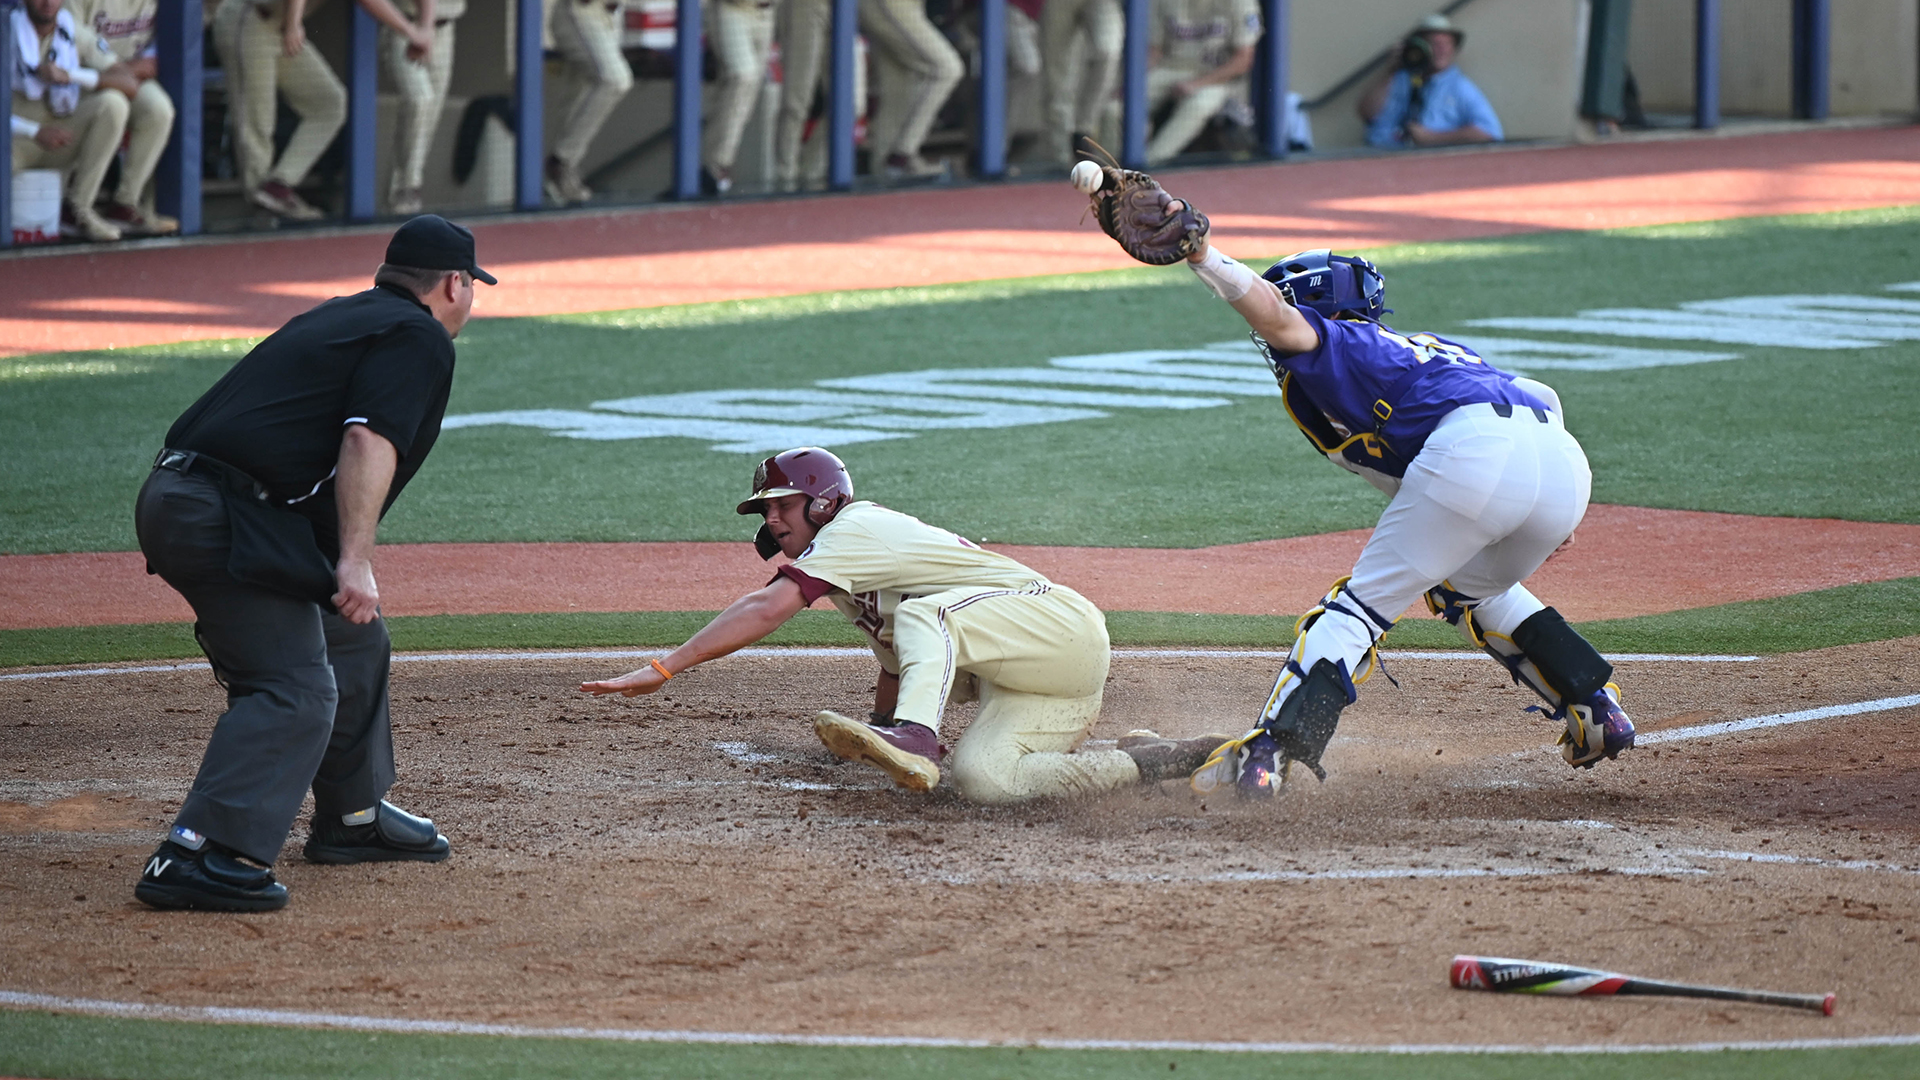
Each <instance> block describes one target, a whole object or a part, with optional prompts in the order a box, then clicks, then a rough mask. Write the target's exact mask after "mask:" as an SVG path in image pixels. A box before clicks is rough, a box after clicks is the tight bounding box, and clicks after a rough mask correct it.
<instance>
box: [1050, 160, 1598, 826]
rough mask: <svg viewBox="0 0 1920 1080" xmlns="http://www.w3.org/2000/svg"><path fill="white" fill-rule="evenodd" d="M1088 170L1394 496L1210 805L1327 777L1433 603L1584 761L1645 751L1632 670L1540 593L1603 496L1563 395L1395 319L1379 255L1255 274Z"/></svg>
mask: <svg viewBox="0 0 1920 1080" xmlns="http://www.w3.org/2000/svg"><path fill="white" fill-rule="evenodd" d="M1089 164H1090V163H1089ZM1096 167H1098V166H1096ZM1081 169H1082V170H1083V175H1081V176H1080V177H1077V179H1079V180H1080V181H1081V184H1080V185H1077V186H1081V189H1082V190H1087V189H1089V188H1092V189H1093V190H1092V191H1091V192H1090V197H1091V198H1092V199H1093V204H1094V209H1095V210H1096V212H1097V214H1098V217H1099V220H1100V224H1101V227H1102V228H1103V229H1105V230H1106V232H1107V234H1108V235H1109V236H1112V237H1113V238H1114V239H1115V240H1117V241H1118V242H1119V244H1120V246H1121V247H1122V248H1123V249H1125V250H1126V252H1127V253H1128V254H1129V255H1132V256H1133V257H1134V258H1136V259H1138V260H1140V261H1141V262H1145V263H1151V264H1155V265H1164V264H1167V263H1171V262H1174V261H1176V260H1179V259H1185V260H1186V261H1187V265H1188V267H1189V268H1190V269H1191V270H1192V271H1193V272H1194V273H1195V274H1196V275H1197V276H1198V277H1199V278H1200V280H1201V281H1203V282H1205V283H1206V285H1207V287H1208V288H1209V289H1211V290H1213V292H1214V295H1216V296H1218V297H1220V298H1221V299H1222V300H1225V301H1227V302H1228V303H1230V304H1232V305H1233V309H1234V310H1235V311H1237V312H1239V313H1240V316H1241V317H1242V318H1244V319H1245V320H1246V321H1247V325H1248V326H1250V327H1252V328H1253V338H1254V341H1255V342H1256V343H1257V344H1259V345H1260V347H1261V348H1262V350H1264V351H1265V353H1266V356H1267V362H1268V364H1269V365H1270V366H1271V367H1272V368H1273V373H1274V376H1275V377H1276V378H1277V379H1278V380H1279V382H1280V396H1281V402H1282V404H1283V405H1284V406H1285V408H1286V410H1287V415H1288V416H1289V417H1291V418H1292V420H1293V422H1294V424H1295V425H1297V426H1298V427H1299V428H1300V431H1301V433H1302V434H1304V435H1305V436H1306V438H1307V441H1308V442H1310V443H1312V444H1313V447H1314V449H1315V450H1316V451H1318V452H1320V453H1322V454H1325V455H1326V456H1327V457H1328V458H1329V459H1330V460H1331V461H1332V462H1333V463H1334V464H1336V465H1339V466H1341V467H1342V468H1345V469H1347V470H1349V471H1351V472H1354V473H1357V474H1359V475H1360V476H1362V477H1364V478H1365V479H1366V480H1367V481H1368V482H1370V483H1372V484H1373V485H1374V486H1375V487H1377V488H1379V489H1380V490H1382V491H1384V492H1386V493H1387V495H1388V496H1389V497H1390V498H1391V500H1392V501H1391V502H1389V503H1388V504H1387V509H1386V511H1385V512H1384V513H1382V514H1381V516H1380V523H1379V524H1378V525H1377V526H1375V528H1374V531H1373V536H1372V538H1371V539H1369V540H1368V542H1367V545H1366V547H1365V548H1364V549H1362V551H1361V553H1360V558H1359V561H1358V562H1356V563H1355V564H1354V568H1353V573H1352V574H1351V575H1349V576H1348V577H1345V578H1342V579H1340V580H1339V581H1336V582H1334V583H1333V587H1332V589H1330V590H1329V591H1328V592H1327V595H1326V597H1325V598H1324V599H1323V600H1321V602H1320V604H1319V605H1318V606H1316V607H1315V608H1313V609H1312V610H1311V611H1309V612H1307V613H1306V615H1304V616H1302V617H1301V619H1300V621H1299V624H1298V626H1297V628H1296V632H1297V634H1298V636H1297V638H1296V639H1295V641H1294V644H1293V649H1292V652H1291V654H1290V655H1289V658H1288V660H1287V663H1286V666H1285V667H1283V668H1282V669H1281V671H1280V674H1279V677H1278V678H1277V679H1276V680H1275V681H1274V685H1273V691H1272V693H1271V694H1269V695H1268V697H1267V701H1266V704H1265V705H1264V706H1263V707H1262V708H1261V710H1260V717H1259V720H1258V721H1257V722H1256V723H1255V725H1254V727H1253V728H1252V730H1250V731H1248V732H1247V733H1246V734H1245V735H1242V736H1241V737H1239V738H1237V739H1234V740H1232V741H1230V742H1228V743H1226V744H1225V745H1223V746H1222V747H1220V749H1219V751H1218V752H1217V753H1215V754H1214V755H1212V757H1210V758H1209V759H1208V761H1207V762H1206V763H1205V764H1204V765H1203V766H1202V767H1201V768H1200V769H1199V771H1197V772H1196V773H1194V774H1193V777H1192V785H1193V788H1194V790H1196V791H1199V792H1203V793H1204V792H1208V791H1212V790H1215V789H1216V788H1219V787H1222V786H1224V785H1229V784H1232V785H1237V787H1238V790H1239V791H1240V792H1241V793H1242V794H1245V795H1253V796H1271V795H1273V794H1275V793H1276V791H1277V790H1278V788H1279V787H1280V785H1281V784H1282V783H1284V781H1285V779H1286V776H1287V772H1288V768H1289V766H1290V765H1291V764H1292V763H1293V762H1299V763H1300V764H1302V765H1304V766H1306V767H1307V768H1309V769H1311V770H1313V772H1314V774H1315V775H1317V776H1319V777H1320V778H1321V779H1323V780H1324V779H1325V778H1326V772H1325V770H1324V769H1322V768H1321V765H1320V757H1321V754H1322V752H1323V751H1324V750H1325V749H1326V746H1327V743H1328V741H1329V740H1331V739H1332V737H1333V732H1334V727H1335V725H1336V724H1338V723H1339V720H1340V711H1341V710H1342V709H1344V708H1345V707H1346V706H1348V705H1350V704H1352V703H1353V701H1354V700H1355V698H1356V692H1355V689H1354V687H1355V685H1356V684H1358V683H1360V682H1363V681H1365V679H1366V678H1367V676H1368V675H1370V674H1372V672H1373V670H1374V669H1375V668H1376V667H1377V666H1378V664H1379V654H1378V652H1377V651H1376V648H1375V647H1376V646H1377V645H1378V644H1379V641H1380V637H1381V635H1383V634H1385V633H1386V632H1387V630H1388V629H1390V628H1391V627H1392V626H1393V624H1394V623H1395V621H1397V619H1398V618H1399V616H1400V614H1401V613H1402V612H1404V611H1406V609H1407V608H1408V606H1409V605H1411V604H1412V603H1413V602H1414V601H1416V600H1419V599H1422V598H1424V599H1425V601H1426V604H1427V608H1428V610H1430V611H1432V612H1433V613H1434V614H1436V615H1439V616H1441V617H1442V618H1444V619H1446V620H1447V621H1448V622H1450V623H1452V624H1453V625H1454V626H1456V627H1458V628H1459V630H1460V632H1461V634H1462V635H1463V636H1464V637H1466V639H1467V640H1468V641H1470V642H1472V643H1473V644H1474V645H1476V646H1478V647H1479V648H1481V649H1484V650H1486V651H1487V653H1489V654H1490V655H1492V656H1493V658H1494V659H1495V660H1498V661H1499V662H1500V663H1501V664H1502V665H1503V666H1505V667H1506V669H1507V670H1508V672H1510V673H1511V674H1512V676H1513V678H1514V681H1515V682H1524V683H1526V684H1527V685H1528V686H1530V687H1532V688H1533V690H1534V691H1535V692H1536V693H1538V694H1539V695H1540V696H1541V697H1542V698H1544V699H1545V700H1546V702H1547V704H1548V706H1549V708H1550V710H1551V712H1550V715H1551V716H1552V717H1553V718H1555V719H1559V720H1564V721H1565V724H1566V730H1565V731H1564V732H1563V733H1562V734H1561V736H1560V740H1559V741H1560V748H1561V754H1562V756H1564V757H1565V758H1566V759H1567V763H1568V764H1570V765H1572V766H1574V767H1575V768H1590V767H1591V766H1593V765H1594V764H1595V763H1596V762H1598V761H1599V760H1600V759H1601V758H1603V757H1604V758H1613V757H1616V756H1617V755H1619V753H1620V752H1621V751H1623V750H1626V749H1628V748H1629V747H1631V746H1632V745H1633V736H1634V732H1633V723H1632V721H1630V720H1629V719H1628V718H1627V714H1626V713H1625V712H1624V711H1622V710H1621V708H1620V690H1619V687H1618V686H1616V685H1615V684H1614V683H1612V682H1610V681H1609V680H1610V679H1611V678H1612V675H1613V667H1612V665H1611V664H1609V663H1608V662H1607V661H1606V660H1605V659H1604V658H1602V657H1601V656H1600V654H1599V653H1598V652H1597V651H1596V650H1595V649H1594V647H1593V646H1592V645H1591V644H1589V643H1588V642H1587V641H1586V639H1585V638H1582V637H1581V636H1580V635H1579V634H1578V633H1576V632H1575V631H1574V629H1573V628H1572V627H1571V626H1569V625H1568V624H1567V622H1566V620H1565V619H1562V618H1561V617H1560V613H1559V612H1557V611H1555V610H1554V609H1552V608H1550V607H1547V606H1546V605H1544V604H1542V603H1541V602H1540V601H1539V600H1538V599H1536V598H1535V597H1534V595H1533V594H1532V593H1531V592H1528V591H1527V589H1526V587H1525V586H1523V585H1522V584H1520V583H1521V582H1522V581H1524V580H1525V579H1526V578H1527V576H1528V575H1529V574H1532V573H1533V572H1534V570H1536V569H1538V568H1539V566H1540V564H1541V563H1543V562H1545V561H1546V559H1547V556H1549V555H1552V554H1553V552H1554V551H1555V549H1557V548H1558V547H1559V546H1560V545H1561V544H1562V543H1564V542H1565V541H1566V540H1567V539H1568V538H1569V537H1570V536H1572V534H1573V530H1574V527H1575V526H1577V525H1579V524H1580V519H1581V518H1582V517H1583V516H1584V515H1585V514H1586V511H1587V498H1588V495H1589V493H1590V491H1591V488H1592V481H1593V477H1592V474H1591V472H1589V470H1588V467H1587V458H1586V454H1585V453H1584V452H1583V451H1582V450H1581V448H1580V444H1579V443H1578V442H1576V441H1575V440H1574V438H1573V436H1572V435H1570V434H1568V433H1567V430H1566V426H1565V423H1564V420H1563V415H1562V413H1561V408H1560V399H1559V396H1558V395H1556V394H1555V393H1554V392H1553V390H1552V389H1550V388H1549V387H1547V386H1545V385H1544V384H1542V383H1538V382H1535V381H1533V380H1531V379H1522V378H1516V377H1514V376H1512V375H1509V374H1508V373H1506V372H1504V371H1501V370H1499V369H1497V368H1495V367H1493V366H1492V365H1490V364H1488V363H1486V362H1485V361H1484V360H1482V359H1481V358H1480V357H1479V356H1477V355H1475V354H1474V352H1473V351H1472V350H1471V349H1468V348H1466V347H1465V346H1462V345H1460V344H1457V343H1455V342H1451V341H1447V340H1445V339H1443V338H1440V337H1436V336H1434V335H1432V334H1401V333H1398V332H1396V331H1395V330H1393V329H1392V328H1390V327H1388V326H1387V325H1385V324H1384V323H1381V322H1380V321H1379V319H1380V316H1382V315H1384V314H1386V313H1387V310H1388V309H1387V308H1386V306H1385V303H1386V283H1385V280H1384V279H1383V278H1382V277H1381V276H1380V272H1379V271H1378V270H1377V269H1375V268H1374V266H1373V264H1372V263H1370V262H1368V261H1366V260H1365V259H1358V258H1349V257H1344V256H1338V255H1334V254H1332V253H1331V252H1328V251H1325V250H1320V251H1305V252H1301V253H1299V254H1297V255H1292V256H1289V257H1287V258H1285V259H1282V260H1280V261H1279V262H1278V263H1275V264H1274V265H1273V267H1272V268H1270V269H1269V270H1268V271H1267V272H1266V274H1265V275H1264V276H1259V275H1255V274H1254V272H1253V271H1252V270H1250V269H1248V268H1247V267H1245V266H1243V265H1241V264H1240V263H1237V262H1235V261H1234V260H1232V259H1230V258H1228V257H1227V256H1226V255H1224V254H1222V253H1221V252H1220V251H1218V250H1217V249H1215V248H1214V247H1213V246H1212V245H1211V244H1210V243H1209V242H1208V240H1207V219H1206V217H1205V215H1203V214H1201V213H1200V212H1199V211H1197V210H1195V209H1193V208H1192V207H1191V206H1188V205H1187V204H1185V203H1183V202H1182V201H1180V200H1178V199H1175V198H1173V197H1172V196H1170V195H1168V194H1167V193H1166V191H1164V190H1163V189H1162V188H1161V187H1160V185H1159V184H1157V183H1155V182H1154V180H1153V178H1152V177H1150V176H1147V175H1146V174H1144V173H1138V172H1132V171H1128V170H1122V169H1117V168H1113V167H1110V166H1109V167H1101V176H1100V177H1098V182H1099V183H1098V187H1097V188H1096V187H1095V184H1094V182H1093V181H1094V180H1095V178H1094V177H1091V176H1087V175H1084V173H1085V171H1086V169H1087V166H1085V165H1083V166H1081ZM1541 711H1548V710H1541Z"/></svg>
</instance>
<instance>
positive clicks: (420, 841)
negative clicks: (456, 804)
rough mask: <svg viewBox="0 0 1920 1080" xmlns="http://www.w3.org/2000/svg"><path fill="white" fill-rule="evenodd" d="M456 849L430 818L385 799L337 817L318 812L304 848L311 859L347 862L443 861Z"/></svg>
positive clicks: (339, 863)
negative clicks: (401, 807) (415, 814)
mask: <svg viewBox="0 0 1920 1080" xmlns="http://www.w3.org/2000/svg"><path fill="white" fill-rule="evenodd" d="M452 851H453V845H452V844H449V843H448V842H447V838H446V837H444V836H442V835H440V830H439V829H436V828H434V827H433V821H432V820H431V819H429V818H423V817H414V816H413V815H412V814H409V813H407V812H406V811H405V810H402V809H400V808H399V807H397V806H395V805H393V804H392V803H390V802H388V801H386V800H385V799H382V800H380V805H378V806H376V807H374V808H373V809H372V810H362V811H360V812H359V813H356V814H347V815H345V816H344V817H336V816H334V815H332V814H328V815H326V816H325V817H321V816H319V815H317V814H316V815H315V816H314V819H313V828H312V830H311V831H310V832H309V834H308V836H307V846H306V847H305V848H303V849H302V853H303V854H304V855H306V857H307V861H308V862H316V863H331V864H333V865H335V866H344V865H346V864H348V863H363V862H439V861H440V860H441V859H444V858H446V857H447V855H448V854H449V853H451V852H452Z"/></svg>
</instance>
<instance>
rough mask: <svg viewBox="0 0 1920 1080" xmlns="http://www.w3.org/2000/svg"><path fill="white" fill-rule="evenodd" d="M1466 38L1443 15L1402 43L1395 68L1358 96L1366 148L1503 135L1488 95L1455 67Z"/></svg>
mask: <svg viewBox="0 0 1920 1080" xmlns="http://www.w3.org/2000/svg"><path fill="white" fill-rule="evenodd" d="M1465 38H1466V35H1465V34H1463V33H1461V31H1460V30H1459V29H1458V28H1457V27H1455V26H1454V25H1453V21H1452V20H1451V19H1448V18H1447V17H1446V16H1445V15H1429V16H1427V17H1426V18H1424V19H1422V20H1420V26H1419V28H1418V29H1416V30H1414V32H1413V33H1412V34H1410V35H1408V37H1407V39H1406V40H1405V41H1403V42H1401V43H1400V52H1399V56H1398V57H1397V58H1396V60H1395V62H1394V66H1393V68H1392V70H1390V71H1388V72H1387V74H1386V75H1385V76H1383V77H1382V78H1381V79H1379V80H1378V81H1376V82H1375V83H1374V84H1373V85H1372V86H1371V87H1369V88H1368V89H1367V92H1366V93H1364V94H1362V95H1361V96H1360V106H1359V108H1360V119H1362V120H1364V121H1366V123H1367V143H1368V145H1370V146H1378V147H1381V148H1382V149H1393V148H1397V147H1406V146H1453V145H1457V144H1460V143H1484V142H1499V141H1500V140H1501V139H1502V138H1503V137H1504V136H1503V133H1502V132H1501V130H1500V118H1499V117H1498V116H1496V115H1494V112H1493V106H1492V105H1490V104H1488V102H1487V96H1486V95H1485V94H1483V93H1481V92H1480V88H1479V87H1477V86H1475V85H1473V81H1472V80H1471V79H1468V78H1467V77H1466V76H1465V75H1463V74H1461V73H1460V70H1459V69H1458V68H1455V67H1454V66H1453V61H1454V58H1455V57H1456V56H1458V55H1459V52H1460V44H1461V42H1462V41H1464V40H1465Z"/></svg>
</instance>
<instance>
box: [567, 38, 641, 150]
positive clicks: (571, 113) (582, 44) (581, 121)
mask: <svg viewBox="0 0 1920 1080" xmlns="http://www.w3.org/2000/svg"><path fill="white" fill-rule="evenodd" d="M617 6H618V5H615V7H617ZM615 7H608V6H607V5H606V4H605V3H604V2H602V0H588V2H587V3H584V4H583V3H581V2H580V0H553V44H554V47H555V48H557V49H559V50H560V54H561V55H562V56H565V57H566V58H567V63H569V64H571V65H572V66H573V69H574V73H575V77H576V78H577V79H578V80H579V81H580V83H581V85H580V88H579V90H578V91H577V92H576V93H575V94H574V97H573V102H572V104H570V105H568V106H567V117H566V119H565V120H564V121H562V122H561V124H560V134H559V137H558V138H556V139H555V140H554V143H553V156H554V157H557V158H559V159H560V160H561V161H564V162H566V163H567V164H568V165H571V166H574V167H578V166H579V164H580V161H581V159H583V158H585V157H586V156H587V148H588V147H589V146H591V145H592V144H593V137H594V136H595V135H598V134H599V133H600V128H601V127H602V126H603V125H605V124H606V122H607V117H609V116H611V115H613V107H614V106H615V105H618V104H620V99H621V98H623V97H626V96H627V91H628V90H631V89H633V69H632V68H630V67H628V66H627V58H626V57H625V56H622V55H621V54H620V28H619V27H618V26H615V25H614V16H615V14H616V11H615Z"/></svg>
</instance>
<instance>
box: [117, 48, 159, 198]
mask: <svg viewBox="0 0 1920 1080" xmlns="http://www.w3.org/2000/svg"><path fill="white" fill-rule="evenodd" d="M171 134H173V99H172V98H170V97H168V96H167V92H166V91H165V90H164V89H162V88H161V86H160V82H159V80H157V79H148V80H147V81H146V82H143V83H141V84H140V92H139V93H137V94H135V95H134V96H133V102H132V105H131V107H130V109H129V110H128V112H127V156H126V157H125V158H124V159H122V160H121V162H120V183H119V185H118V186H117V187H115V188H114V196H113V201H114V202H117V203H120V204H121V205H123V206H144V205H146V204H145V203H144V202H142V201H141V200H142V199H143V198H144V197H145V193H146V190H147V182H148V181H150V180H152V179H153V170H154V169H156V168H158V167H159V165H160V155H161V154H162V153H164V152H165V151H166V149H167V137H168V136H169V135H171Z"/></svg>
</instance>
